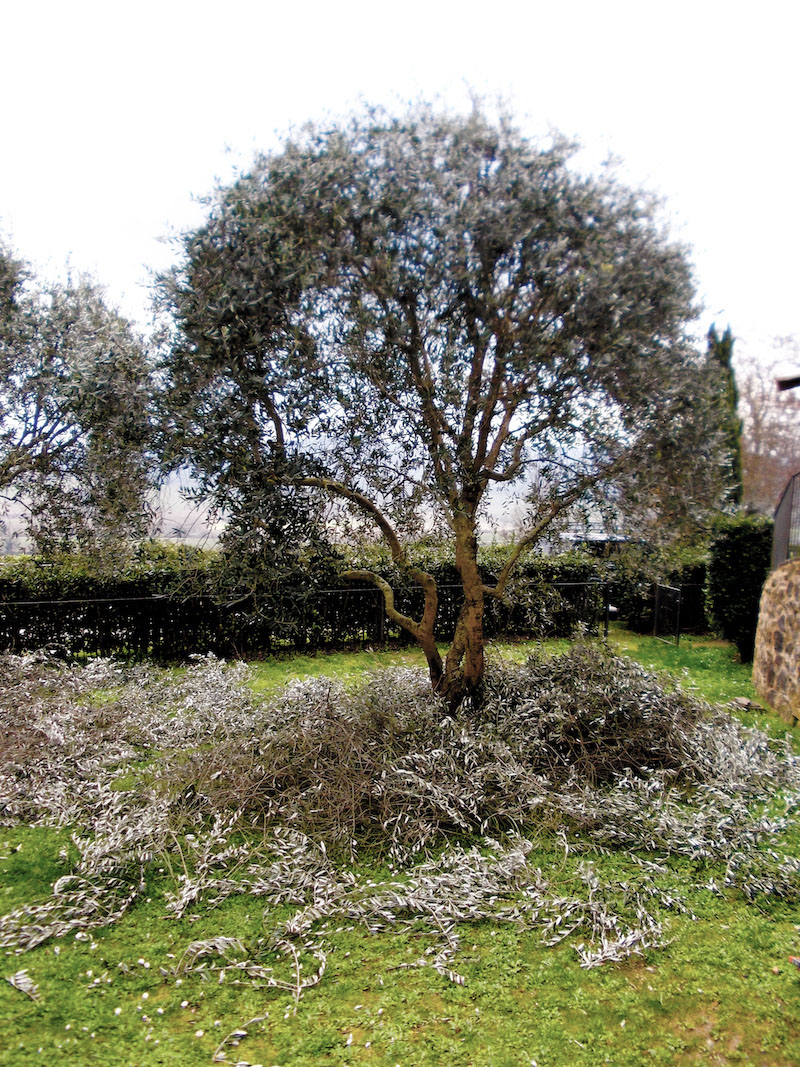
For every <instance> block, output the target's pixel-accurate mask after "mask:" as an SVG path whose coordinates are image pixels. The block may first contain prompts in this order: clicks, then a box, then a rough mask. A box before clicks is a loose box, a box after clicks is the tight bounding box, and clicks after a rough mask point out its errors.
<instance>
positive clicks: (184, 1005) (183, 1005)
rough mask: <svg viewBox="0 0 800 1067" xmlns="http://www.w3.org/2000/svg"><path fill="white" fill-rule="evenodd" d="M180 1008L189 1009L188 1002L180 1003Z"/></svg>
mask: <svg viewBox="0 0 800 1067" xmlns="http://www.w3.org/2000/svg"><path fill="white" fill-rule="evenodd" d="M181 1007H182V1008H188V1007H189V1001H188V1000H182V1001H181Z"/></svg>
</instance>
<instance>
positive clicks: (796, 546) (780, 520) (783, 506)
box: [771, 473, 800, 570]
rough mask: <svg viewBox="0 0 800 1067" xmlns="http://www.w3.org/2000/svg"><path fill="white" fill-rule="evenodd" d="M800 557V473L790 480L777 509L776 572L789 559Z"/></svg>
mask: <svg viewBox="0 0 800 1067" xmlns="http://www.w3.org/2000/svg"><path fill="white" fill-rule="evenodd" d="M798 555H800V473H798V474H795V475H794V477H792V478H790V479H789V484H788V485H787V486H786V488H785V489H784V491H783V495H782V496H781V499H780V501H779V503H778V506H777V508H776V509H775V526H774V528H773V532H772V563H771V569H772V570H775V568H776V567H780V565H781V564H782V563H785V562H786V560H787V559H792V558H793V557H794V556H798Z"/></svg>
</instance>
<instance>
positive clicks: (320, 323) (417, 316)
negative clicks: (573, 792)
mask: <svg viewBox="0 0 800 1067" xmlns="http://www.w3.org/2000/svg"><path fill="white" fill-rule="evenodd" d="M571 155H572V146H571V145H569V144H568V143H566V142H565V141H563V140H561V139H559V138H554V139H553V141H552V143H549V144H547V145H544V146H539V145H537V144H534V143H532V142H531V141H529V140H527V139H526V138H525V137H524V136H522V135H521V134H520V133H519V132H518V131H517V129H516V128H515V127H514V125H513V123H512V122H511V121H509V120H507V119H500V120H497V121H493V120H490V119H489V118H487V117H485V116H484V115H483V114H482V113H481V112H480V111H479V110H478V109H476V110H475V111H474V112H473V113H472V114H471V115H469V116H467V117H453V116H447V115H441V114H437V113H435V112H433V111H431V110H429V109H426V108H421V109H418V110H416V111H413V112H411V113H408V114H406V115H402V116H400V117H391V116H388V115H385V114H383V113H380V112H373V111H367V112H365V113H363V114H360V115H358V116H356V117H354V118H353V119H352V120H350V121H349V122H346V123H341V124H334V125H330V126H326V127H319V128H313V127H309V128H306V129H304V130H303V131H301V132H300V133H299V134H298V135H296V136H294V137H292V138H290V139H288V140H287V141H286V143H285V144H284V146H283V148H282V149H281V150H280V151H277V152H275V153H273V154H271V155H265V156H260V157H259V158H257V159H256V161H255V163H254V165H253V167H252V169H251V170H250V171H249V172H248V173H246V174H243V175H242V176H241V177H240V178H239V179H238V180H237V181H235V182H234V183H233V184H232V185H230V186H224V187H220V188H218V189H217V190H216V192H215V194H214V195H213V196H212V197H211V198H210V200H209V210H208V218H207V221H206V222H205V224H204V225H202V226H201V227H200V228H198V229H197V230H195V231H193V232H190V233H188V234H186V235H185V237H184V239H183V248H182V261H181V262H180V264H179V265H178V266H177V267H176V268H175V269H174V270H173V271H172V272H171V273H169V274H168V275H166V276H164V277H162V279H161V283H160V287H161V294H162V300H163V303H164V307H166V308H167V309H169V311H170V312H171V314H172V316H173V322H174V335H173V340H172V344H171V346H170V349H169V352H168V354H167V356H166V358H165V361H164V366H163V376H164V379H163V380H164V388H165V393H164V408H165V411H166V413H167V414H166V419H167V424H168V428H169V436H170V439H171V459H172V462H173V463H184V464H188V465H189V466H190V467H191V469H192V470H193V472H194V475H195V477H196V478H197V479H198V482H199V484H200V486H201V487H202V489H203V491H204V492H206V493H207V494H208V495H209V496H210V497H211V498H212V499H213V500H214V501H215V502H216V503H217V505H218V506H219V507H221V508H223V509H225V508H227V509H231V510H233V511H234V512H235V513H236V514H237V515H242V514H244V515H246V516H247V521H248V522H250V523H251V524H252V526H253V528H256V527H258V525H259V523H260V522H261V521H262V519H263V518H264V515H263V509H264V506H265V501H266V502H267V503H268V504H270V505H272V504H274V502H275V501H276V499H280V498H281V496H282V495H285V494H290V495H294V497H295V499H302V500H303V501H304V502H305V506H306V507H308V508H310V509H311V510H312V511H314V509H322V508H324V506H325V505H324V502H325V501H326V500H336V501H338V502H339V503H341V504H344V505H345V506H346V508H347V509H348V510H349V513H350V515H352V516H355V519H356V521H363V522H365V523H368V524H372V526H373V527H374V528H375V529H376V530H377V531H378V532H379V533H380V535H381V536H382V537H383V538H384V540H385V541H386V543H387V544H388V545H389V546H390V548H391V550H392V554H393V557H394V559H395V561H396V562H398V563H400V564H401V565H403V566H406V567H407V568H408V570H409V573H410V574H411V577H412V578H413V579H414V580H415V581H416V582H417V583H418V584H419V585H420V586H421V587H422V588H423V590H424V593H425V609H424V613H423V615H422V616H421V617H420V618H415V619H412V618H408V617H405V616H402V615H401V614H400V613H399V612H398V611H397V609H396V607H395V604H394V598H393V593H392V590H391V589H390V588H389V587H388V585H387V584H386V583H385V582H384V581H383V579H381V577H380V576H379V575H377V574H374V573H372V572H369V571H353V572H351V577H353V578H355V579H358V580H361V581H370V582H372V583H374V584H376V585H378V586H379V587H380V588H382V589H383V592H384V597H385V602H386V610H387V612H388V614H389V615H390V616H392V617H393V618H395V620H396V621H398V622H400V624H401V625H403V626H405V628H406V629H407V630H408V631H409V632H411V633H412V634H413V635H414V636H415V637H416V638H417V639H418V640H419V641H420V643H421V644H422V646H423V648H424V649H425V653H426V656H427V658H428V664H429V669H430V674H431V679H432V682H433V684H434V686H436V687H437V688H438V689H440V690H441V691H442V692H444V693H445V694H446V695H447V696H448V698H450V699H451V701H452V702H453V703H456V702H457V701H458V700H460V699H461V698H462V697H463V696H464V695H468V694H475V693H477V692H478V691H479V689H480V682H481V678H482V675H483V669H484V663H483V632H482V618H483V605H484V602H485V598H486V597H487V596H502V595H503V592H504V589H505V587H506V583H507V581H508V577H509V574H510V572H511V569H512V568H513V566H514V563H515V562H516V560H517V559H518V558H519V556H520V554H521V553H522V552H523V551H525V550H526V549H527V548H529V547H530V546H532V545H534V544H535V543H536V542H537V541H538V540H539V538H540V537H541V535H542V534H543V532H544V531H545V530H546V528H547V526H548V525H549V524H550V523H551V522H552V521H553V520H554V519H555V518H556V517H557V516H558V515H560V514H561V513H562V512H563V511H564V510H565V509H566V508H568V507H570V506H571V505H573V504H574V503H575V502H577V501H581V500H585V499H588V498H590V497H591V496H592V495H594V497H595V498H598V497H599V498H607V497H608V496H609V495H612V496H613V497H614V499H615V500H616V501H618V504H619V506H620V507H621V506H623V504H625V506H629V505H631V504H633V503H635V504H636V505H638V506H639V507H640V508H645V507H647V508H650V509H651V514H652V513H653V512H652V509H654V508H655V509H656V512H655V513H656V514H657V513H658V509H664V510H669V509H671V508H672V509H675V510H683V511H690V512H691V511H693V510H696V509H702V507H703V506H704V505H706V504H707V503H708V502H709V501H710V500H711V499H712V498H713V497H714V496H715V494H716V493H718V491H719V485H720V482H719V479H720V452H719V440H718V434H717V431H716V423H715V417H716V416H715V414H714V412H715V411H718V406H719V390H718V389H717V388H716V387H715V386H713V385H712V384H711V382H710V377H713V376H709V375H708V374H707V373H705V374H704V373H703V366H704V362H703V359H702V357H701V356H699V355H698V353H697V350H696V346H695V345H694V344H693V342H692V340H691V337H690V333H689V330H690V328H691V324H692V322H693V320H694V318H695V315H696V309H695V305H694V293H693V286H692V279H691V271H690V267H689V265H688V258H687V252H686V250H685V249H684V248H682V247H680V246H678V245H676V244H673V243H672V242H671V241H670V240H669V239H668V237H667V235H666V234H665V233H664V232H663V230H662V228H661V227H660V225H659V222H658V211H657V205H656V204H655V203H654V201H653V200H652V199H651V198H649V197H647V196H645V195H644V194H642V193H640V192H638V191H635V190H630V189H627V188H625V187H623V186H621V185H620V184H618V183H617V182H616V181H615V180H614V178H613V176H611V175H609V174H604V175H603V176H601V177H586V176H583V175H581V174H579V173H578V172H577V171H576V170H575V169H574V168H573V166H572V165H571ZM706 370H707V367H706ZM502 484H511V485H515V484H516V485H520V486H524V487H525V491H526V492H527V494H528V500H529V503H530V511H529V522H528V525H527V527H526V531H525V533H524V536H523V537H521V538H520V539H519V540H518V541H517V544H516V546H515V548H514V550H513V551H512V552H511V553H510V556H509V560H508V563H507V564H506V566H505V567H504V568H503V570H502V571H501V572H500V574H499V575H498V580H497V581H496V583H493V584H492V585H491V586H485V585H484V584H483V582H482V580H481V578H480V575H479V573H478V569H477V565H476V546H477V535H478V524H479V522H480V519H481V515H482V514H483V513H484V511H485V508H486V506H487V502H488V499H489V497H490V495H491V492H492V490H493V489H494V488H495V487H497V486H498V485H502ZM678 485H679V486H680V487H681V491H680V493H678V492H676V491H674V487H676V486H678ZM671 487H672V488H671ZM678 505H680V506H679V507H678ZM321 514H322V512H321V511H317V512H315V516H316V517H317V518H319V516H320V515H321ZM339 521H340V522H341V521H342V520H341V519H340V520H339ZM420 523H428V524H431V523H438V524H439V526H440V527H442V528H444V529H446V530H448V531H449V533H450V535H451V536H452V538H453V542H454V545H455V559H456V566H457V568H458V571H459V573H460V575H461V581H462V584H463V586H464V594H465V597H464V607H463V610H462V616H461V620H460V622H459V626H458V629H457V632H456V636H455V639H454V642H453V646H452V648H451V650H450V652H449V654H448V657H447V660H446V662H445V663H443V662H442V660H441V658H440V656H439V652H438V651H437V649H436V644H435V641H434V624H435V616H436V605H437V593H436V586H435V582H434V581H433V579H432V578H431V577H430V575H428V574H426V573H424V572H423V571H421V570H418V569H415V568H414V567H413V565H412V563H411V562H410V561H409V560H408V558H407V551H406V539H407V537H408V536H410V535H412V534H413V533H416V532H417V531H418V529H419V527H420Z"/></svg>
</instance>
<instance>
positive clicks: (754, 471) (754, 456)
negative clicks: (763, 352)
mask: <svg viewBox="0 0 800 1067" xmlns="http://www.w3.org/2000/svg"><path fill="white" fill-rule="evenodd" d="M782 347H784V348H785V349H786V351H787V353H788V354H789V355H790V358H791V356H792V354H796V362H797V363H798V364H800V353H798V352H797V344H796V342H793V340H792V339H791V338H789V339H786V341H784V342H782ZM778 370H779V364H778V363H777V362H762V361H759V360H755V359H749V360H743V359H742V360H738V361H737V379H738V381H739V393H740V399H739V410H740V411H741V413H742V419H743V425H744V432H743V439H742V464H743V483H744V496H743V499H744V503H745V504H746V505H747V506H748V507H751V508H754V509H755V510H757V511H760V512H762V513H763V514H765V515H772V514H773V512H774V511H775V508H776V507H777V505H778V501H779V499H780V496H781V493H782V492H783V490H784V488H785V486H786V483H787V482H788V480H789V479H790V478H791V477H792V475H794V474H797V473H798V471H800V396H799V395H798V391H797V390H792V391H790V392H784V393H779V392H778V389H777V387H776V385H775V378H776V376H777V373H778Z"/></svg>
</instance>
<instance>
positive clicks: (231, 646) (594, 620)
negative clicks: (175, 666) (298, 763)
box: [0, 545, 603, 660]
mask: <svg viewBox="0 0 800 1067" xmlns="http://www.w3.org/2000/svg"><path fill="white" fill-rule="evenodd" d="M505 552H507V549H488V550H486V551H485V552H484V553H482V560H481V565H482V568H483V572H484V575H485V578H486V580H487V582H491V581H493V580H494V578H495V577H496V575H497V573H498V572H499V570H500V568H501V566H502V563H503V560H504V558H505ZM344 562H345V561H344V560H343V559H342V558H341V557H339V558H336V557H331V556H330V555H328V556H324V557H323V556H313V555H309V556H308V558H307V559H305V560H304V565H303V566H302V567H299V568H297V567H295V568H293V569H292V571H291V573H290V574H289V576H287V575H284V576H282V577H276V576H275V575H274V573H273V574H270V573H262V574H259V573H257V572H254V571H253V572H248V571H247V569H246V568H243V567H242V566H241V561H239V562H238V563H237V562H236V561H231V560H229V559H226V558H225V557H224V556H223V555H222V554H220V553H217V552H202V551H198V550H192V549H187V548H173V547H171V546H163V545H150V546H146V547H145V548H143V549H142V550H140V551H139V552H138V553H137V554H136V555H135V556H133V557H132V558H131V559H130V560H128V561H126V562H125V564H124V565H123V566H120V567H119V568H118V569H116V570H115V571H114V572H108V571H102V570H100V571H99V570H98V569H97V568H96V567H95V565H94V561H93V560H91V559H86V558H82V557H75V556H71V557H65V558H63V559H60V560H51V561H48V562H42V561H39V560H35V559H30V558H25V557H17V558H7V559H5V560H4V561H3V562H2V564H0V644H1V645H2V647H4V648H14V649H21V648H28V649H30V648H40V647H49V648H53V649H54V650H56V651H57V652H60V653H62V654H65V655H74V654H76V653H100V654H104V655H111V654H117V655H119V654H124V655H127V656H130V657H141V656H152V657H155V658H159V659H163V660H178V659H183V658H185V657H186V656H188V655H191V654H193V653H195V652H205V651H213V652H215V653H217V654H218V655H224V656H231V655H255V654H259V653H265V652H273V651H276V650H279V649H284V648H292V649H308V650H311V649H318V648H330V647H341V646H346V645H349V644H354V643H358V644H365V643H384V642H386V641H399V642H406V641H408V640H409V638H408V635H407V634H406V633H405V632H404V631H402V630H401V629H400V628H399V627H397V626H395V625H393V624H390V622H389V621H388V620H387V619H386V618H385V615H384V612H383V603H382V598H381V596H380V594H379V593H378V591H377V590H376V589H374V588H371V587H370V588H354V586H353V583H352V582H347V581H345V580H343V579H342V578H340V577H339V571H340V570H341V569H342V566H343V564H344ZM353 562H357V563H360V564H368V565H369V566H370V567H372V568H375V569H377V570H378V571H379V572H380V573H382V574H383V575H384V576H385V577H387V578H388V579H389V580H390V581H391V582H392V583H393V585H394V586H395V589H396V602H397V605H398V607H399V609H400V610H401V611H403V612H405V613H407V614H410V615H418V614H419V613H420V612H421V610H422V600H421V591H420V590H419V589H418V588H416V587H414V586H413V584H410V583H409V582H408V580H407V579H406V578H405V576H404V575H402V574H401V573H398V571H397V569H396V568H395V567H393V565H392V564H391V562H390V561H389V560H387V558H386V557H384V556H382V554H381V553H379V552H374V551H373V552H372V553H371V554H370V558H368V559H364V558H361V559H359V560H355V561H353ZM415 562H418V563H419V564H420V565H421V566H423V567H424V568H425V569H427V570H429V571H430V572H431V573H432V574H433V575H434V576H435V578H436V579H437V583H438V585H439V594H440V608H439V616H438V620H437V636H438V637H439V639H440V640H442V641H447V640H450V639H451V638H452V636H453V631H454V627H455V622H456V619H457V617H458V612H459V609H460V606H461V587H460V584H459V582H458V572H457V571H456V569H455V566H454V564H453V562H452V559H450V558H448V557H447V554H446V553H443V552H441V551H437V550H435V549H425V548H421V549H420V550H419V552H418V553H417V558H416V559H415ZM248 574H249V578H250V580H249V584H248V582H246V581H244V580H243V579H244V578H246V577H247V576H248ZM599 579H600V573H599V570H598V566H597V562H596V561H595V560H592V559H590V558H587V557H584V556H581V555H580V554H578V553H571V554H567V555H564V556H559V557H536V556H533V557H530V558H528V559H526V560H524V561H523V562H522V564H521V566H520V569H519V571H518V573H517V574H516V576H515V579H514V582H513V584H512V585H511V587H510V589H509V592H508V596H507V597H506V598H505V601H504V602H503V603H502V604H501V603H494V602H490V603H489V605H488V608H487V617H486V631H487V635H488V636H496V635H499V634H507V635H526V636H531V635H533V636H568V635H570V634H571V633H573V632H574V630H575V628H576V627H577V626H583V627H584V628H586V629H589V630H591V629H596V627H597V625H598V621H599V619H600V617H601V615H602V610H603V594H602V590H601V588H600V586H599V585H598V584H597V583H598V581H599ZM587 583H593V584H587Z"/></svg>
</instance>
